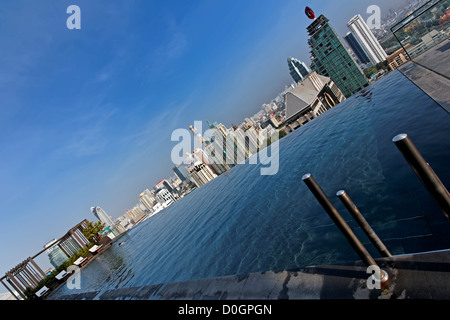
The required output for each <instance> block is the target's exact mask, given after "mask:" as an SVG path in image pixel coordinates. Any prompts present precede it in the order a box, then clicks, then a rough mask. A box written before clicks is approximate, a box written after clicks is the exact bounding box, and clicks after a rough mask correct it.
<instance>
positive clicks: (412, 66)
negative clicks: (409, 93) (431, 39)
mask: <svg viewBox="0 0 450 320" xmlns="http://www.w3.org/2000/svg"><path fill="white" fill-rule="evenodd" d="M449 49H450V40H445V41H444V42H442V43H440V44H439V45H437V46H435V47H434V48H432V49H430V50H428V51H426V52H424V53H423V54H421V55H419V56H417V57H415V58H413V59H412V61H409V62H407V63H405V64H403V65H401V66H400V67H399V68H398V70H399V71H400V72H401V73H402V74H403V75H404V76H405V77H406V78H408V79H409V80H410V81H411V82H413V83H414V84H415V85H416V86H418V87H419V88H420V89H421V90H422V91H424V92H425V93H426V94H427V95H428V96H430V97H431V98H432V99H433V100H435V101H436V102H437V103H438V104H439V105H440V106H441V107H442V108H443V109H445V110H446V111H447V112H448V113H450V94H449V92H450V80H449V76H450V54H449V53H450V50H449Z"/></svg>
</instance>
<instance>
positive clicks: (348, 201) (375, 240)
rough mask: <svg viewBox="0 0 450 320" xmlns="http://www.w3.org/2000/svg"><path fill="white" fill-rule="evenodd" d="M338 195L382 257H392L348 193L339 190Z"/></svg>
mask: <svg viewBox="0 0 450 320" xmlns="http://www.w3.org/2000/svg"><path fill="white" fill-rule="evenodd" d="M336 195H337V196H338V198H339V199H340V200H341V202H342V203H343V204H344V206H345V207H346V208H347V210H348V211H349V212H350V214H351V215H352V216H353V218H354V219H355V220H356V222H357V223H358V224H359V226H360V227H361V229H362V230H363V231H364V233H365V234H366V235H367V237H368V238H369V239H370V241H371V242H372V244H373V245H374V246H375V248H376V249H377V250H378V252H379V253H380V254H381V256H383V257H392V254H391V253H390V252H389V250H388V249H387V248H386V246H385V245H384V243H383V242H382V241H381V240H380V238H379V237H378V235H377V234H376V233H375V231H373V229H372V227H371V226H370V225H369V223H368V222H367V221H366V219H365V218H364V216H363V215H362V214H361V212H360V211H359V210H358V208H357V207H356V205H355V204H354V203H353V201H352V199H350V197H349V196H348V195H347V193H346V192H345V191H344V190H339V191H338V192H337V193H336Z"/></svg>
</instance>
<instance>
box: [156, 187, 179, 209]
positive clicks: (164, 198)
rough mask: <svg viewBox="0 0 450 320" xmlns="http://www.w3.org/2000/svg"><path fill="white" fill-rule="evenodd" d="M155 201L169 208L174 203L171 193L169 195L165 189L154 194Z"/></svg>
mask: <svg viewBox="0 0 450 320" xmlns="http://www.w3.org/2000/svg"><path fill="white" fill-rule="evenodd" d="M156 199H157V200H158V202H159V203H160V204H162V205H165V206H169V205H171V204H172V203H174V202H175V198H174V197H173V195H172V193H170V192H169V190H167V189H166V188H162V189H159V190H158V192H156Z"/></svg>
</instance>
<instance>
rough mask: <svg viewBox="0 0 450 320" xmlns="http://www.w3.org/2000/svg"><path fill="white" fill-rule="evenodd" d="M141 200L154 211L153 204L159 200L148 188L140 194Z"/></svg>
mask: <svg viewBox="0 0 450 320" xmlns="http://www.w3.org/2000/svg"><path fill="white" fill-rule="evenodd" d="M139 200H140V201H141V203H142V204H143V205H144V206H145V207H146V208H147V209H148V210H149V211H152V208H153V206H154V205H155V204H156V202H157V201H156V198H155V195H154V194H153V193H152V192H150V190H148V189H145V190H144V191H142V192H141V194H140V195H139Z"/></svg>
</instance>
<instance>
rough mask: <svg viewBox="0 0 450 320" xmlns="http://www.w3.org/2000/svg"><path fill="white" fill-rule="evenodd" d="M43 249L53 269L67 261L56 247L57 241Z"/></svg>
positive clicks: (62, 252)
mask: <svg viewBox="0 0 450 320" xmlns="http://www.w3.org/2000/svg"><path fill="white" fill-rule="evenodd" d="M44 248H45V249H47V250H46V252H47V255H48V259H49V261H50V263H51V265H52V266H53V267H54V268H55V269H56V268H58V267H59V266H60V265H61V264H63V263H64V262H65V261H66V260H68V259H69V257H68V256H67V255H66V254H65V253H64V251H63V250H62V249H61V248H60V247H59V246H58V240H56V239H53V240H52V241H50V242H49V243H47V244H46V245H45V246H44Z"/></svg>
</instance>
